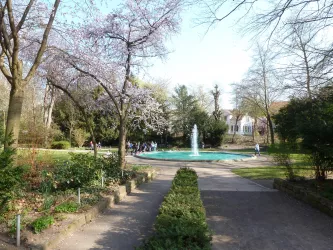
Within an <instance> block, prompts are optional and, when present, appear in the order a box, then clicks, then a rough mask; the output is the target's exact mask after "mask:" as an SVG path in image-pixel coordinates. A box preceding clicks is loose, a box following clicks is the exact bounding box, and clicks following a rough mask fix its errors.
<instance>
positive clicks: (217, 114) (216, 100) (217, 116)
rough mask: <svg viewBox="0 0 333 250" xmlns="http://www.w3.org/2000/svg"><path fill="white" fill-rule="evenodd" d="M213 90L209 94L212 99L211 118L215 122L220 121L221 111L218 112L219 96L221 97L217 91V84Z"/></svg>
mask: <svg viewBox="0 0 333 250" xmlns="http://www.w3.org/2000/svg"><path fill="white" fill-rule="evenodd" d="M214 89H215V90H212V91H211V94H212V95H213V97H214V111H213V116H214V118H215V120H216V121H218V120H221V116H222V110H220V104H219V101H220V96H221V91H220V90H219V86H217V84H216V85H215V86H214Z"/></svg>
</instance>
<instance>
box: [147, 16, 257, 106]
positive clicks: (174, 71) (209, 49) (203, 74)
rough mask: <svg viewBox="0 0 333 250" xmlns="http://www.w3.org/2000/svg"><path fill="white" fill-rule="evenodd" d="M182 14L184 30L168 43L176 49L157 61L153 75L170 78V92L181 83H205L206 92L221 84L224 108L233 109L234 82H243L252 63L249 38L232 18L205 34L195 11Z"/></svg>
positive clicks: (204, 29)
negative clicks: (239, 29) (232, 92)
mask: <svg viewBox="0 0 333 250" xmlns="http://www.w3.org/2000/svg"><path fill="white" fill-rule="evenodd" d="M182 17H183V22H182V30H181V33H180V34H179V35H178V36H175V37H173V38H172V42H170V43H169V46H168V47H169V48H170V49H171V50H173V51H174V52H173V53H171V54H170V55H169V56H168V59H167V60H166V61H165V62H161V61H157V60H156V61H155V62H154V66H153V67H151V68H150V69H149V70H148V73H149V75H151V76H152V77H154V78H164V79H169V82H170V85H169V90H170V91H173V89H174V87H175V86H177V84H184V85H186V86H188V87H189V88H193V87H195V86H198V85H203V86H204V89H205V90H206V91H210V90H213V86H214V85H215V84H218V85H219V87H220V89H222V92H223V94H222V97H221V105H222V107H221V108H223V109H230V108H232V107H233V105H232V103H231V100H230V96H231V95H230V92H231V87H230V84H231V83H234V82H238V81H240V80H241V79H242V78H243V76H244V74H245V73H246V71H247V70H248V68H249V66H250V63H251V59H250V50H249V47H250V46H249V44H248V41H247V40H246V39H245V38H241V36H240V35H238V33H237V32H236V27H232V26H231V24H232V20H226V21H223V22H221V23H219V24H218V25H217V26H216V27H215V28H214V29H211V30H210V31H209V32H208V33H207V34H206V35H205V32H206V29H207V26H199V27H195V25H194V21H193V19H194V18H195V11H193V10H192V11H188V12H187V13H185V14H184V15H183V16H182Z"/></svg>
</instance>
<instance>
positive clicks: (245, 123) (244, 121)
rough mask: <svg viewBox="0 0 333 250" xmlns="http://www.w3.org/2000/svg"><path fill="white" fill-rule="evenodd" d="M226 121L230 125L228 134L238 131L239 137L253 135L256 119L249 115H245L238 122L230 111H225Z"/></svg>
mask: <svg viewBox="0 0 333 250" xmlns="http://www.w3.org/2000/svg"><path fill="white" fill-rule="evenodd" d="M223 112H224V120H225V122H226V124H227V125H228V134H233V133H234V132H235V131H236V134H237V135H252V130H253V123H254V119H253V118H252V117H251V116H249V115H247V114H246V115H243V116H242V117H241V119H239V120H238V121H237V125H236V118H235V117H234V116H233V115H232V113H231V111H230V110H224V111H223Z"/></svg>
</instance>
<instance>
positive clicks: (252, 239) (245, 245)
mask: <svg viewBox="0 0 333 250" xmlns="http://www.w3.org/2000/svg"><path fill="white" fill-rule="evenodd" d="M127 160H128V161H129V162H132V163H134V162H135V163H138V164H150V165H152V166H154V167H157V168H159V169H160V175H159V176H158V178H157V179H156V180H154V181H153V182H152V183H148V184H144V185H143V186H140V189H139V190H136V191H135V192H133V193H132V194H131V195H130V196H129V197H128V198H127V199H126V200H125V201H123V202H121V203H120V204H118V205H116V207H115V208H114V209H112V210H108V211H107V212H106V213H105V214H104V215H102V216H100V217H99V218H98V219H97V220H96V221H94V222H92V223H90V224H88V225H86V226H85V227H83V228H82V229H81V230H80V231H78V232H76V233H74V234H73V235H72V236H70V237H69V238H68V239H65V240H64V241H63V242H62V243H61V244H60V245H59V247H58V248H57V249H133V248H134V246H138V245H140V242H141V241H142V239H144V238H146V237H147V236H149V235H150V234H151V232H152V230H151V229H152V225H153V223H154V220H155V217H156V215H157V211H158V207H159V205H160V203H161V202H162V200H163V196H164V195H165V194H166V193H167V191H168V189H169V187H170V184H171V180H172V178H173V175H174V174H175V172H176V171H177V169H178V168H179V167H183V166H188V167H192V168H194V169H195V170H196V171H197V173H198V175H199V187H200V190H201V196H202V199H203V202H204V205H205V208H206V212H207V222H208V224H209V226H210V228H211V229H212V230H213V232H214V236H213V249H224V250H228V249H244V250H245V249H246V250H257V249H258V250H260V249H263V250H270V249H272V250H273V249H274V250H275V249H276V250H278V249H281V250H282V249H283V250H286V249H300V250H301V249H302V250H307V249H309V250H310V249H316V250H317V249H318V250H321V249H322V250H329V249H333V238H332V232H333V219H332V218H331V217H328V216H327V215H325V214H323V213H321V212H319V211H317V210H315V209H313V208H311V207H310V206H308V205H306V204H304V203H302V202H299V201H297V200H295V199H293V198H290V197H289V196H287V195H285V194H284V193H282V192H279V191H276V190H273V189H271V188H268V187H265V186H261V185H259V184H257V183H255V182H252V181H250V180H247V179H244V178H242V177H239V176H237V175H235V174H233V173H232V172H231V171H230V169H232V168H238V167H256V166H268V165H269V164H270V161H269V159H267V158H265V157H260V158H258V159H256V160H250V161H244V162H224V163H221V162H219V163H202V162H200V163H180V162H168V161H155V160H144V159H138V158H133V157H128V158H127Z"/></svg>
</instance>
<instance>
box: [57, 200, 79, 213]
mask: <svg viewBox="0 0 333 250" xmlns="http://www.w3.org/2000/svg"><path fill="white" fill-rule="evenodd" d="M79 207H80V205H79V204H77V203H75V202H73V201H70V202H65V203H62V204H60V205H58V206H56V207H55V209H54V211H55V212H57V213H74V212H76V211H77V210H78V209H79Z"/></svg>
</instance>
